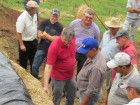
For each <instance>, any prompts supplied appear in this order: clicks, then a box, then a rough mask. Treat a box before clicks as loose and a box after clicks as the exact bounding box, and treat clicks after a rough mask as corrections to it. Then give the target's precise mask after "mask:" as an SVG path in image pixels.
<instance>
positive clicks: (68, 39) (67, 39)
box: [61, 35, 73, 46]
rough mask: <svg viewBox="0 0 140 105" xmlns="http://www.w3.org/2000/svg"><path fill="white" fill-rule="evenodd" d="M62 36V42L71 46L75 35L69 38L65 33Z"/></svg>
mask: <svg viewBox="0 0 140 105" xmlns="http://www.w3.org/2000/svg"><path fill="white" fill-rule="evenodd" d="M61 38H62V42H63V44H64V45H65V46H69V45H70V44H71V42H72V39H73V37H70V38H67V37H65V36H63V35H62V36H61Z"/></svg>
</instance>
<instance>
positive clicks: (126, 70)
mask: <svg viewBox="0 0 140 105" xmlns="http://www.w3.org/2000/svg"><path fill="white" fill-rule="evenodd" d="M107 66H108V67H109V68H114V70H115V71H116V72H117V74H116V76H115V78H114V80H113V83H112V87H111V89H110V92H109V96H108V104H107V105H122V104H127V103H128V102H129V100H128V98H127V93H126V89H121V88H120V87H121V86H122V85H123V84H125V83H127V82H128V81H129V79H130V78H132V77H133V76H135V75H139V72H138V70H137V69H136V68H135V67H134V66H133V65H132V64H131V60H130V56H129V55H128V54H126V53H124V52H119V53H117V54H116V55H115V56H114V58H113V59H112V60H111V61H109V62H107Z"/></svg>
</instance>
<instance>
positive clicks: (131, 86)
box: [122, 75, 140, 105]
mask: <svg viewBox="0 0 140 105" xmlns="http://www.w3.org/2000/svg"><path fill="white" fill-rule="evenodd" d="M122 88H126V90H127V97H128V99H129V100H130V102H129V103H128V104H125V105H140V75H136V76H134V77H132V78H131V79H130V80H129V81H128V83H126V84H124V86H122Z"/></svg>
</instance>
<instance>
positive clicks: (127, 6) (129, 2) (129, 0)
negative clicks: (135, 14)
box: [126, 0, 132, 8]
mask: <svg viewBox="0 0 140 105" xmlns="http://www.w3.org/2000/svg"><path fill="white" fill-rule="evenodd" d="M131 4H132V3H131V0H128V1H127V5H126V8H132V5H131Z"/></svg>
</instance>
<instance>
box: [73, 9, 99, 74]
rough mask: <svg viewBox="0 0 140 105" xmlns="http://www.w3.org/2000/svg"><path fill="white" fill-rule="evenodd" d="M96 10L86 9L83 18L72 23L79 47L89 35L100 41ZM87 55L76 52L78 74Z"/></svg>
mask: <svg viewBox="0 0 140 105" xmlns="http://www.w3.org/2000/svg"><path fill="white" fill-rule="evenodd" d="M94 14H95V13H94V11H93V10H92V9H89V8H88V9H86V10H85V11H84V16H83V18H82V19H76V20H74V21H72V22H71V23H70V26H71V27H73V28H74V30H75V35H76V47H77V48H79V47H80V46H81V45H82V41H83V40H84V39H85V38H87V37H93V38H95V39H97V41H98V42H99V38H100V30H99V28H98V26H97V25H96V24H95V23H94V22H93V19H94ZM86 59H87V57H86V56H85V55H84V54H81V53H78V52H77V53H76V60H77V74H78V73H79V71H80V70H81V68H82V66H83V64H84V62H85V61H86Z"/></svg>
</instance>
